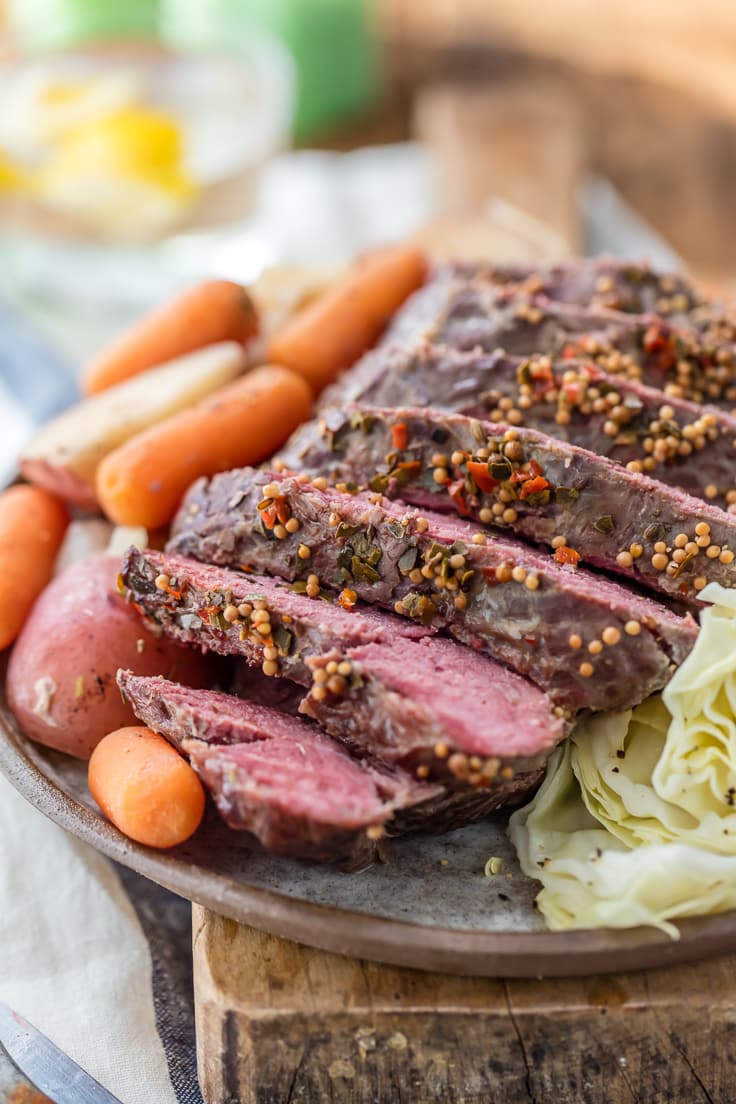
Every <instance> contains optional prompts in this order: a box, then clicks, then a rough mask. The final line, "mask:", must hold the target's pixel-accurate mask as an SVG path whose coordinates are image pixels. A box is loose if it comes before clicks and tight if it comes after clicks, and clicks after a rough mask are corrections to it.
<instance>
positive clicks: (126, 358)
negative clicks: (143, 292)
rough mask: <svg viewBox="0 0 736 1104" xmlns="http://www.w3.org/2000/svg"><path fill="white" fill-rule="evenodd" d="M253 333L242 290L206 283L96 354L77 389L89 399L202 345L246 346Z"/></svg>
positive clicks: (253, 317) (251, 309)
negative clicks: (237, 344)
mask: <svg viewBox="0 0 736 1104" xmlns="http://www.w3.org/2000/svg"><path fill="white" fill-rule="evenodd" d="M257 331H258V314H257V311H256V308H255V306H254V305H253V301H252V299H251V297H250V296H249V295H248V292H247V291H246V290H245V288H244V287H242V286H241V285H240V284H234V283H232V282H231V281H230V280H208V281H206V282H205V283H203V284H197V286H196V287H193V288H189V289H188V290H187V291H184V292H182V293H181V294H180V295H177V296H176V297H175V298H174V299H170V300H169V301H168V302H166V303H164V304H163V305H162V306H160V307H158V308H157V309H156V310H154V311H151V313H150V314H147V315H145V317H143V318H141V320H140V321H139V322H138V323H136V324H135V325H134V326H131V327H130V329H128V330H125V332H124V333H122V334H120V336H119V337H118V338H116V339H115V340H114V341H113V342H112V343H111V344H110V345H108V346H107V348H105V349H103V350H102V352H101V353H98V355H97V356H96V357H95V358H94V359H93V360H92V361H91V362H90V364H89V365H88V367H87V369H86V371H85V373H84V375H83V377H82V389H83V391H84V392H85V393H86V394H87V395H94V394H96V393H97V392H98V391H105V390H106V389H107V388H108V387H112V386H113V384H116V383H121V382H122V381H123V380H126V379H130V377H131V376H137V375H139V374H140V373H141V372H145V371H147V370H148V369H149V368H153V367H155V366H157V365H159V364H164V363H165V362H166V361H169V360H174V358H175V357H179V356H183V355H184V353H191V352H193V351H194V350H195V349H201V348H202V347H203V346H205V345H214V344H215V342H217V341H239V342H240V343H241V344H245V342H246V341H248V340H249V338H251V337H253V336H254V335H255V334H256V332H257Z"/></svg>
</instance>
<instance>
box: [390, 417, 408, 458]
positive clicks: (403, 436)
mask: <svg viewBox="0 0 736 1104" xmlns="http://www.w3.org/2000/svg"><path fill="white" fill-rule="evenodd" d="M391 437H392V439H393V445H394V448H395V449H398V450H399V452H403V450H404V449H405V448H406V446H407V445H408V444H409V430H408V428H407V425H406V422H397V423H396V425H395V426H394V427H393V429H392V430H391Z"/></svg>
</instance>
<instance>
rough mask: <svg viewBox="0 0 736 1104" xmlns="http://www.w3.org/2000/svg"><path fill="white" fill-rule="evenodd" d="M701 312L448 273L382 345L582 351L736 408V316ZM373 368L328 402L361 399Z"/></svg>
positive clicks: (518, 352) (330, 393)
mask: <svg viewBox="0 0 736 1104" xmlns="http://www.w3.org/2000/svg"><path fill="white" fill-rule="evenodd" d="M699 309H700V310H701V311H702V312H706V313H705V314H704V315H703V318H702V319H701V323H700V326H699V328H696V327H695V326H685V325H681V326H676V325H673V324H671V323H669V322H668V321H667V320H666V319H663V318H660V317H659V316H658V315H656V314H624V313H623V312H621V311H612V310H605V309H604V308H602V307H580V306H576V305H574V304H572V303H559V302H554V301H553V300H550V299H547V298H545V297H544V296H541V295H524V294H521V293H515V292H514V291H513V289H510V290H509V289H506V288H502V287H498V286H497V285H494V284H492V283H490V282H488V281H483V280H465V281H463V280H461V279H458V278H452V277H451V276H448V275H447V274H445V275H439V276H438V277H437V278H436V279H435V280H434V281H432V282H430V283H429V284H427V285H426V286H425V287H424V288H423V289H420V291H418V292H416V293H415V294H414V295H413V296H412V297H411V298H410V299H409V300H407V302H406V304H405V306H404V307H403V308H402V309H401V310H400V311H399V312H398V314H397V315H396V317H395V318H394V321H393V323H392V325H391V326H390V327H389V329H388V331H387V333H386V335H385V337H384V341H383V344H384V345H386V344H405V345H410V346H414V345H416V344H418V343H420V342H421V341H428V342H431V343H432V344H439V345H449V346H451V347H452V348H456V349H468V350H478V351H485V352H494V351H495V350H496V349H503V350H504V351H505V352H506V353H508V354H509V355H510V356H531V355H533V354H535V353H546V354H549V355H551V356H560V355H562V356H581V357H584V358H586V359H593V360H595V362H596V363H597V364H598V365H599V366H600V367H601V368H603V369H604V370H605V371H606V372H609V373H611V374H612V375H616V376H623V377H624V378H627V379H633V380H637V381H639V382H641V383H645V384H647V385H648V386H650V387H655V388H657V389H658V390H661V391H666V392H667V393H668V394H670V395H672V396H674V397H675V398H684V399H688V400H690V401H691V402H698V403H700V402H710V403H713V404H715V405H717V406H724V407H727V408H732V407H734V405H736V320H735V319H736V316H734V315H729V314H728V313H724V314H718V313H717V312H715V313H714V312H713V311H710V309H709V308H699ZM708 311H710V313H708ZM374 370H379V371H380V361H379V362H378V363H377V362H376V359H375V357H374V355H373V354H371V353H369V354H367V356H366V357H365V358H364V359H363V360H362V361H360V362H359V363H358V365H357V366H356V367H355V368H354V369H352V370H351V371H349V372H347V373H345V375H344V376H343V377H341V379H340V380H339V381H338V382H337V383H336V384H335V385H333V387H331V388H328V390H327V391H326V392H325V394H324V395H323V397H322V400H321V405H322V406H323V407H324V406H330V405H332V404H333V403H337V402H340V403H342V402H345V401H350V400H351V399H354V398H355V391H356V388H357V389H364V388H365V386H366V383H367V382H369V381H370V379H371V373H372V371H374Z"/></svg>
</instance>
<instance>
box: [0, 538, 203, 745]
mask: <svg viewBox="0 0 736 1104" xmlns="http://www.w3.org/2000/svg"><path fill="white" fill-rule="evenodd" d="M119 570H120V560H119V559H118V557H117V556H93V557H90V558H89V559H86V560H80V561H78V562H77V563H74V564H72V565H71V566H70V567H68V568H67V569H66V570H65V571H63V572H62V573H61V574H60V575H57V576H56V578H55V579H54V580H53V581H52V582H51V583H49V585H48V586H47V587H46V589H45V590H44V591H43V593H42V594H41V596H40V597H39V598H38V600H37V602H36V604H35V605H34V607H33V609H32V611H31V614H30V616H29V618H28V620H27V621H26V623H25V625H24V626H23V629H22V630H21V633H20V636H19V637H18V639H17V641H16V644H15V647H14V649H13V652H12V654H11V657H10V663H9V665H8V673H7V695H8V702H9V705H10V708H11V710H12V712H13V715H14V717H15V719H16V721H17V722H18V725H19V726H20V728H21V730H22V731H23V732H24V733H25V735H26V736H28V737H30V738H31V739H32V740H37V741H38V742H39V743H41V744H46V745H47V746H48V747H53V748H57V749H58V750H59V751H65V752H67V753H68V754H69V755H74V756H76V757H78V758H80V759H88V758H89V756H90V755H91V753H92V751H93V749H94V748H95V746H96V745H97V744H98V743H99V741H100V740H101V739H102V737H103V736H104V735H105V733H107V732H111V731H113V730H114V729H117V728H122V727H124V726H126V725H134V724H135V723H136V718H135V716H134V714H133V711H132V709H131V708H130V706H129V705H128V704H127V703H126V702H124V701H123V699H122V697H121V694H120V690H119V689H118V686H117V683H116V681H115V676H116V673H117V671H118V668H119V667H126V668H127V667H130V668H131V669H132V670H134V671H135V672H136V673H137V674H141V675H166V676H167V677H169V678H173V679H174V680H177V681H180V682H183V683H186V684H188V685H190V686H207V685H208V682H209V681H210V680H209V678H208V674H209V662H208V660H207V659H205V657H203V656H202V655H200V654H199V653H198V652H196V651H194V650H189V649H185V648H182V647H179V646H177V645H176V644H173V643H172V642H171V641H169V640H168V639H167V638H166V637H165V636H159V635H156V634H154V633H153V632H152V631H151V630H150V629H149V628H147V627H146V624H145V622H144V621H143V620H142V619H141V617H140V616H139V614H138V613H137V612H136V610H135V609H134V608H133V607H132V606H131V605H128V604H127V603H126V601H125V599H124V598H123V597H122V596H121V595H120V594H119V593H118V590H117V575H118V571H119Z"/></svg>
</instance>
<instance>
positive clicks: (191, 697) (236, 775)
mask: <svg viewBox="0 0 736 1104" xmlns="http://www.w3.org/2000/svg"><path fill="white" fill-rule="evenodd" d="M118 684H119V686H120V688H121V690H122V691H123V693H124V694H125V696H126V698H127V699H128V701H130V703H131V705H132V707H133V711H134V713H135V715H136V717H138V719H139V720H141V721H142V722H143V723H144V724H146V725H148V726H149V727H150V728H153V729H154V730H155V731H156V732H160V733H161V734H162V735H164V736H166V738H167V739H168V740H170V741H171V742H172V743H173V744H175V746H176V747H178V748H179V749H180V750H182V751H184V752H185V754H186V755H188V757H189V759H190V761H191V762H192V765H193V766H194V767H195V769H196V770H197V772H198V773H199V774H200V775H201V777H202V780H203V782H204V783H205V785H206V787H207V789H208V790H209V792H210V793H211V795H212V797H213V798H214V801H215V804H216V805H217V808H218V809H219V811H220V813H221V814H222V816H223V818H224V820H225V821H226V822H227V824H228V825H229V826H230V827H231V828H235V829H240V830H245V831H248V832H251V833H252V834H253V835H254V836H256V838H257V839H258V840H259V841H260V843H261V844H262V845H263V847H265V848H266V850H268V851H271V852H273V853H274V854H276V855H286V856H289V857H291V858H302V859H311V860H317V861H322V862H325V861H339V862H342V863H348V864H349V865H351V866H355V865H364V864H365V862H367V861H370V859H372V858H373V856H374V852H375V846H376V840H378V839H380V838H381V836H382V835H384V833H386V834H393V831H394V828H393V818H394V815H395V814H396V812H397V811H399V810H402V811H405V812H406V814H407V815H408V814H409V810H410V809H413V808H414V807H415V806H427V808H434V807H435V806H436V805H437V803H438V799H439V798H440V797H441V796H442V795H444V793H445V791H444V790H443V789H442V787H440V786H437V785H432V784H429V783H425V782H418V781H416V780H415V779H414V778H412V777H411V775H409V774H407V773H406V772H405V771H402V770H401V769H400V768H396V767H393V768H392V767H389V766H388V765H386V764H374V763H371V762H369V761H361V760H357V759H354V758H352V757H351V756H350V755H349V754H348V752H347V751H346V750H345V748H344V747H343V746H342V745H341V744H339V743H337V742H335V741H334V740H332V739H330V737H329V736H326V735H325V734H324V733H323V732H321V731H320V729H319V728H318V727H317V726H316V725H313V724H309V723H308V722H307V721H304V720H301V719H300V718H298V717H290V716H287V715H286V714H283V713H280V712H279V711H278V710H276V709H271V708H269V707H268V706H264V705H260V704H257V703H255V702H250V701H243V700H241V699H239V698H235V697H233V696H231V695H230V694H222V693H218V692H217V691H214V690H194V689H191V688H190V687H187V686H180V685H178V684H177V683H173V682H169V681H168V680H167V679H164V678H162V677H158V678H147V677H140V676H136V675H134V674H133V673H132V672H131V671H120V672H118ZM468 796H469V801H468V804H469V808H473V803H472V802H471V801H470V798H471V797H472V798H473V800H474V801H475V804H477V800H476V799H475V795H468ZM412 816H413V818H414V820H415V821H416V822H417V823H420V822H421V815H420V814H419V812H418V811H415V812H414V813H413V814H412Z"/></svg>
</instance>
